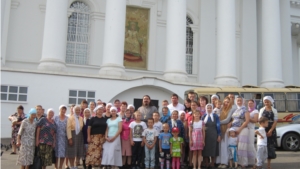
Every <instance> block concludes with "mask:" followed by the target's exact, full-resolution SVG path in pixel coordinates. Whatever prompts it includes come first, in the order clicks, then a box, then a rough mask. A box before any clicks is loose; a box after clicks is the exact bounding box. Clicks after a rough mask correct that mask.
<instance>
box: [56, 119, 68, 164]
mask: <svg viewBox="0 0 300 169" xmlns="http://www.w3.org/2000/svg"><path fill="white" fill-rule="evenodd" d="M54 122H55V124H56V127H57V133H56V144H55V145H56V146H55V156H56V157H57V158H64V157H66V148H67V143H68V142H67V122H68V117H67V116H65V119H64V120H63V121H61V120H60V118H59V116H56V117H55V118H54Z"/></svg>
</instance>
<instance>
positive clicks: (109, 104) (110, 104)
mask: <svg viewBox="0 0 300 169" xmlns="http://www.w3.org/2000/svg"><path fill="white" fill-rule="evenodd" d="M108 106H113V104H112V103H107V104H106V107H105V108H107V107H108Z"/></svg>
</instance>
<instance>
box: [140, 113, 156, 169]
mask: <svg viewBox="0 0 300 169" xmlns="http://www.w3.org/2000/svg"><path fill="white" fill-rule="evenodd" d="M147 124H148V128H147V129H145V130H144V132H143V140H144V143H145V166H146V169H149V168H150V169H154V167H155V145H156V144H155V143H156V140H157V136H158V132H157V131H156V130H155V129H154V128H153V125H154V119H153V118H149V119H148V120H147Z"/></svg>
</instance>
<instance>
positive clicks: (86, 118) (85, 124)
mask: <svg viewBox="0 0 300 169" xmlns="http://www.w3.org/2000/svg"><path fill="white" fill-rule="evenodd" d="M94 110H97V109H94ZM95 114H96V111H95ZM83 115H84V118H83V127H82V135H83V144H84V148H83V158H82V165H83V168H84V169H86V163H85V161H86V155H87V151H88V141H87V138H88V134H87V133H88V125H89V121H90V118H91V110H90V109H89V108H86V109H84V110H83Z"/></svg>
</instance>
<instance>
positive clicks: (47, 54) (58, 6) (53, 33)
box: [38, 0, 68, 71]
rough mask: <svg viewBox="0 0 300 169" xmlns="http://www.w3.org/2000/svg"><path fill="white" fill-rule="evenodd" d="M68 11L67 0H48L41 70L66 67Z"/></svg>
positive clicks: (55, 69)
mask: <svg viewBox="0 0 300 169" xmlns="http://www.w3.org/2000/svg"><path fill="white" fill-rule="evenodd" d="M67 11H68V1H67V0H50V1H49V0H48V1H47V5H46V16H45V25H44V37H43V50H42V59H41V60H40V64H39V66H38V69H40V70H50V71H64V70H65V68H66V66H65V60H66V59H65V58H66V46H67V28H68V18H67Z"/></svg>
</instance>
